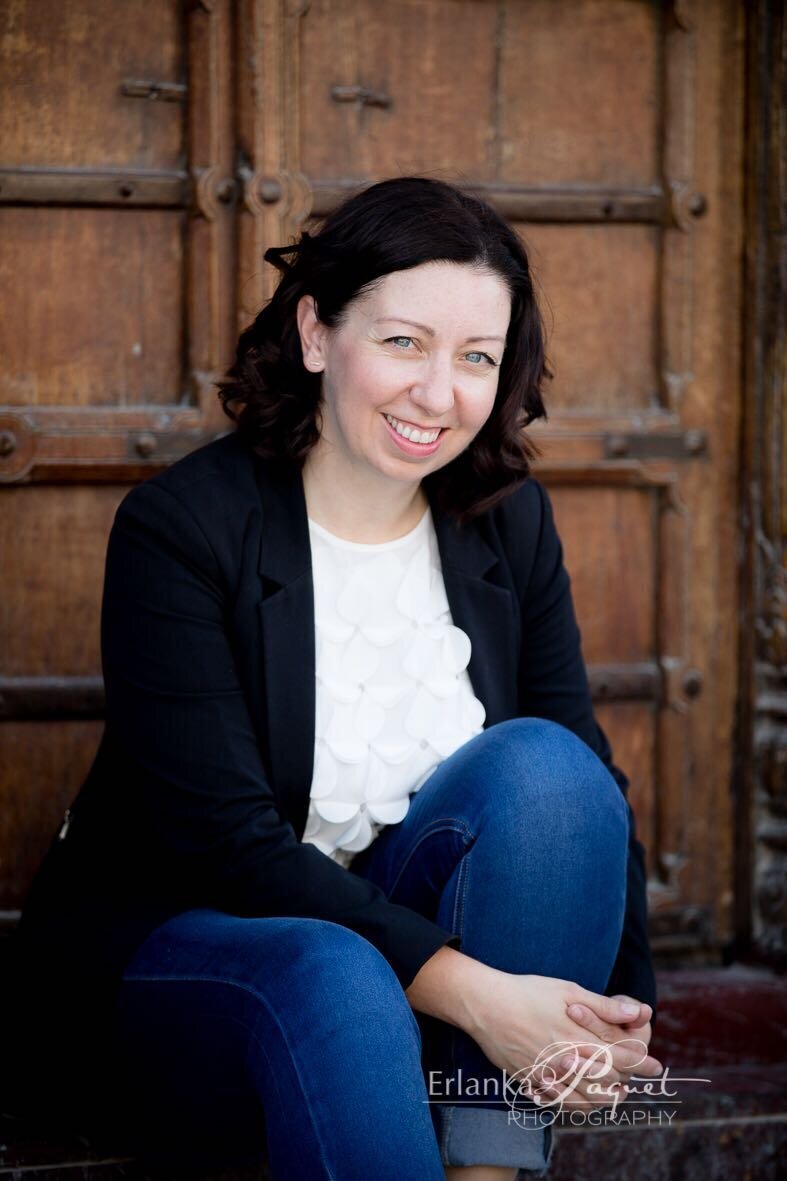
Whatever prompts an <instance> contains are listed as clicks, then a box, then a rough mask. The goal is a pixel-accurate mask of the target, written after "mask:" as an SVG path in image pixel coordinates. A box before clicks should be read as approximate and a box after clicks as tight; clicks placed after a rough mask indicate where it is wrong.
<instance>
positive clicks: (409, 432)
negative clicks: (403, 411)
mask: <svg viewBox="0 0 787 1181" xmlns="http://www.w3.org/2000/svg"><path fill="white" fill-rule="evenodd" d="M383 419H384V421H385V425H386V426H387V427H388V432H389V434H390V435H391V436H392V438H393V441H394V443H395V444H396V446H397V447H399V448H401V450H402V451H404V453H405V455H416V456H426V455H434V453H435V451H437V448H438V447H439V446H440V443H441V440H442V438H443V435H444V434H445V430H446V428H445V427H435V428H433V429H432V430H428V429H427V430H425V429H423V428H418V427H416V426H414V425H413V424H412V423H409V422H405V421H404V420H402V419H399V418H394V417H393V415H391V414H383Z"/></svg>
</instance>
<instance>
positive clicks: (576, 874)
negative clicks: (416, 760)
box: [352, 718, 628, 1172]
mask: <svg viewBox="0 0 787 1181" xmlns="http://www.w3.org/2000/svg"><path fill="white" fill-rule="evenodd" d="M627 849H628V811H627V806H626V802H625V800H624V798H623V795H622V793H621V792H620V789H619V788H618V786H617V784H616V783H615V781H614V779H613V778H612V776H611V775H610V774H609V772H608V771H607V769H606V768H605V767H604V765H603V763H602V762H601V761H600V759H598V758H597V756H596V755H595V754H594V753H593V752H592V751H591V750H590V748H589V747H588V746H586V745H585V743H583V742H582V741H581V740H580V739H579V738H577V737H576V736H575V735H574V734H573V733H571V732H570V731H569V730H567V729H565V728H564V727H562V726H559V725H557V724H555V723H552V722H547V721H543V720H541V719H537V718H514V719H511V720H509V721H505V722H501V723H499V724H497V725H495V726H491V727H489V728H488V729H487V730H485V731H483V732H482V733H481V734H479V735H477V736H476V737H475V738H472V739H471V740H470V741H469V742H467V743H465V744H464V745H463V746H462V747H460V748H459V750H457V751H455V752H454V754H453V755H451V756H450V757H449V758H448V759H445V760H444V762H443V763H441V764H440V766H439V767H437V768H436V769H435V771H434V772H433V773H432V775H431V776H430V777H429V779H427V780H426V782H425V783H424V784H423V785H422V786H421V788H420V790H419V791H418V792H416V793H415V794H414V795H413V796H412V798H411V801H410V808H409V811H408V813H407V815H406V817H405V818H404V820H402V821H401V823H399V824H397V825H392V826H390V827H388V828H385V829H383V831H382V832H381V833H380V835H379V837H378V838H377V840H376V841H375V842H374V843H373V844H372V845H371V846H370V847H369V849H367V850H364V851H363V853H361V854H360V855H359V856H358V857H356V858H355V859H354V861H353V863H352V870H353V872H355V873H359V874H361V875H363V876H365V877H368V878H369V879H370V880H372V881H375V882H376V883H377V884H378V885H380V886H381V887H382V889H383V890H384V891H385V893H386V895H387V896H388V897H389V898H390V899H391V900H392V901H394V902H397V903H400V904H402V905H405V906H410V907H412V908H413V909H415V910H418V911H420V912H421V913H422V914H425V915H427V916H428V917H430V918H433V919H435V920H436V921H437V922H439V923H440V924H441V925H443V926H444V927H446V928H447V929H449V930H452V931H454V932H456V933H457V934H459V935H461V937H462V951H463V952H464V953H465V954H466V955H470V956H472V957H473V958H474V959H478V960H481V961H482V962H483V963H486V964H490V965H491V966H493V967H495V968H499V969H501V970H502V971H505V972H512V973H533V974H537V975H543V976H557V977H560V978H562V979H567V980H574V981H576V982H577V983H579V984H581V985H582V986H583V987H585V988H589V989H592V990H593V991H595V992H603V990H604V988H605V987H606V984H607V981H608V979H609V976H610V974H611V971H612V967H613V964H614V960H615V956H616V953H617V949H618V946H619V943H620V936H621V932H622V927H623V915H624V904H625V891H626V862H627ZM418 1020H419V1024H420V1025H421V1027H422V1031H423V1033H424V1049H425V1052H424V1069H425V1072H426V1077H427V1080H428V1082H429V1084H430V1087H429V1090H430V1103H431V1108H432V1115H433V1119H434V1120H435V1128H436V1131H437V1132H438V1137H439V1141H440V1148H441V1157H442V1160H443V1163H444V1164H445V1165H455V1166H456V1165H471V1164H489V1165H512V1166H518V1167H519V1168H521V1169H523V1170H527V1169H530V1170H533V1171H537V1172H543V1171H545V1169H546V1166H547V1165H548V1163H549V1158H550V1157H551V1150H552V1136H551V1128H549V1127H544V1126H543V1122H544V1121H543V1118H541V1119H539V1113H538V1110H537V1108H536V1107H535V1105H534V1104H529V1103H527V1102H524V1103H523V1101H522V1100H521V1099H520V1100H518V1102H517V1108H518V1109H519V1114H520V1116H521V1118H520V1119H519V1120H517V1119H515V1118H514V1116H513V1115H512V1112H511V1106H510V1104H509V1103H508V1102H507V1101H506V1097H505V1089H504V1079H503V1076H502V1073H501V1071H499V1070H498V1069H497V1068H496V1067H495V1066H494V1065H493V1064H492V1063H491V1062H489V1060H488V1059H487V1058H486V1057H485V1056H484V1055H483V1054H482V1052H481V1050H480V1049H479V1047H478V1045H477V1044H476V1043H475V1042H474V1041H473V1040H472V1038H470V1037H469V1036H468V1035H467V1034H465V1033H464V1032H463V1031H461V1030H457V1029H456V1028H455V1027H453V1026H450V1025H448V1024H447V1023H445V1022H442V1021H438V1020H436V1019H433V1018H430V1017H427V1016H425V1015H423V1014H419V1015H418ZM460 1068H461V1070H462V1075H461V1076H460V1075H459V1069H460ZM460 1079H461V1085H460ZM473 1079H475V1080H477V1082H476V1083H475V1084H473V1083H471V1080H473ZM473 1087H475V1094H472V1093H470V1092H471V1091H472V1089H473ZM460 1088H461V1100H460V1099H459V1094H460ZM452 1099H453V1100H455V1102H453V1103H452V1102H451V1100H452ZM523 1108H524V1111H523V1110H522V1109H523ZM545 1114H546V1113H541V1115H542V1117H543V1115H545Z"/></svg>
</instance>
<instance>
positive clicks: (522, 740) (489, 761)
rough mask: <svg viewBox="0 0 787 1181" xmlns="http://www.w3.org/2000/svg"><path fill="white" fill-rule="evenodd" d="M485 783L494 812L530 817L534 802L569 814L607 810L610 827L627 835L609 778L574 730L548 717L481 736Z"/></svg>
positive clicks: (503, 725)
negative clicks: (485, 738) (485, 741)
mask: <svg viewBox="0 0 787 1181" xmlns="http://www.w3.org/2000/svg"><path fill="white" fill-rule="evenodd" d="M484 733H485V734H487V735H489V736H490V741H489V742H488V744H487V745H486V748H485V750H484V754H483V758H484V778H485V781H486V782H487V784H488V785H489V790H490V795H491V796H492V798H493V799H494V803H495V811H496V812H497V813H498V814H502V815H506V814H508V817H509V822H510V820H511V819H512V818H511V817H510V811H509V810H510V809H513V811H514V812H518V813H519V814H520V815H521V814H522V813H523V812H524V813H526V814H528V815H531V816H532V808H533V806H534V804H535V803H536V802H538V803H543V802H544V801H545V800H546V801H547V802H548V803H549V804H550V805H551V806H554V805H561V804H562V805H564V806H568V807H570V808H571V810H572V812H576V810H579V812H580V813H581V812H582V811H587V812H592V815H593V818H594V820H596V821H598V818H599V816H600V815H602V814H603V813H604V812H605V811H606V812H607V813H608V815H609V822H610V824H611V825H612V826H613V827H614V826H618V825H620V823H621V822H623V824H624V825H625V830H626V832H628V825H629V816H628V804H627V802H626V799H625V797H624V795H623V793H622V791H621V790H620V788H619V786H618V784H617V783H616V782H615V780H614V778H613V777H612V775H611V773H610V772H609V770H608V769H607V767H606V766H605V765H604V763H603V762H602V761H601V759H600V758H599V757H598V755H596V754H595V752H594V751H592V750H591V749H590V747H589V746H588V745H587V743H585V742H583V741H582V739H581V738H579V737H578V736H577V735H576V734H575V733H574V732H573V731H572V730H569V729H567V728H566V727H565V726H561V725H560V724H559V723H558V722H552V721H549V720H548V719H546V718H535V717H521V718H509V719H507V720H506V721H504V722H498V723H497V724H496V725H495V726H491V727H489V729H488V730H486V731H485V732H484Z"/></svg>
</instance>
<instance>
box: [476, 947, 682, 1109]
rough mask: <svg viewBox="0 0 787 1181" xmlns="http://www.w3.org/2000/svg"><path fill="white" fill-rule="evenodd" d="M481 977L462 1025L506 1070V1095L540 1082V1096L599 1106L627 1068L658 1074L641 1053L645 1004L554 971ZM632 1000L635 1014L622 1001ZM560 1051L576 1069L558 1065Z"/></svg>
mask: <svg viewBox="0 0 787 1181" xmlns="http://www.w3.org/2000/svg"><path fill="white" fill-rule="evenodd" d="M486 983H487V987H486V989H485V990H484V992H483V994H481V993H476V994H475V995H474V997H473V998H472V1000H471V1002H470V1005H469V1012H470V1013H471V1018H472V1019H471V1022H470V1024H469V1026H465V1028H466V1030H467V1032H468V1033H469V1034H470V1036H471V1037H472V1038H473V1039H474V1040H475V1041H476V1042H477V1043H478V1045H479V1046H480V1048H481V1050H482V1051H483V1052H484V1054H485V1055H486V1057H487V1058H488V1059H489V1060H490V1062H493V1063H494V1064H495V1065H496V1066H498V1067H500V1068H501V1069H504V1070H505V1071H506V1073H507V1075H508V1077H509V1085H510V1087H511V1088H512V1090H511V1097H512V1098H513V1097H515V1089H516V1088H517V1087H519V1088H520V1093H521V1095H523V1096H525V1097H533V1096H535V1094H536V1093H537V1091H538V1090H539V1089H541V1090H542V1091H544V1093H545V1098H546V1101H553V1102H554V1101H557V1100H558V1098H559V1099H560V1100H561V1101H562V1105H563V1106H564V1107H580V1108H586V1107H587V1106H593V1107H605V1106H607V1105H609V1104H611V1103H615V1102H617V1101H618V1100H619V1099H620V1098H621V1096H622V1094H624V1092H623V1087H624V1086H625V1085H626V1083H627V1082H628V1080H629V1079H630V1077H631V1075H632V1073H635V1072H636V1074H638V1075H641V1076H644V1077H653V1076H657V1075H659V1074H661V1072H662V1066H661V1064H660V1063H659V1062H657V1061H656V1059H654V1058H651V1057H649V1056H648V1053H647V1046H648V1043H649V1041H650V1035H651V1034H650V1021H649V1019H650V1016H651V1010H650V1006H649V1005H645V1004H641V1005H640V1003H639V1002H638V1001H632V1000H631V998H628V997H626V998H623V999H618V998H613V997H607V996H602V995H601V994H599V993H595V992H591V991H589V990H588V989H585V988H582V987H581V986H580V985H578V984H575V983H573V982H572V981H570V980H562V979H559V978H557V977H553V976H535V975H525V976H519V975H513V974H511V973H507V972H500V971H497V970H493V971H492V975H491V976H487V981H486ZM632 1003H633V1004H634V1005H635V1006H639V1012H638V1013H637V1014H631V1013H628V1012H626V1011H625V1009H624V1005H625V1004H632ZM575 1005H577V1006H579V1008H578V1009H574V1008H573V1006H575ZM580 1015H581V1019H580ZM643 1018H644V1022H643ZM634 1022H636V1023H637V1024H634ZM643 1043H644V1044H643ZM567 1057H568V1058H570V1059H577V1060H578V1070H577V1071H576V1072H575V1073H572V1070H571V1069H567V1068H566V1067H565V1066H564V1065H563V1060H564V1059H565V1058H567ZM593 1075H596V1076H597V1077H596V1079H595V1080H594V1078H593Z"/></svg>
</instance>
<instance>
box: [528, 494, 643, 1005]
mask: <svg viewBox="0 0 787 1181" xmlns="http://www.w3.org/2000/svg"><path fill="white" fill-rule="evenodd" d="M529 482H530V483H532V484H534V485H535V487H536V488H537V490H538V498H539V502H540V527H539V534H538V542H537V547H536V552H535V557H534V559H533V563H532V566H531V572H530V577H529V580H528V583H527V586H526V588H525V591H524V599H523V603H522V626H523V642H522V650H521V662H520V668H519V709H520V712H521V713H522V714H524V715H532V716H536V717H543V718H549V719H550V720H552V721H555V722H559V723H560V724H561V725H563V726H566V727H567V728H568V729H569V730H572V731H573V732H574V733H575V734H577V735H578V736H579V737H580V738H581V739H582V740H583V741H584V742H585V743H587V745H588V746H589V747H590V748H591V750H593V751H594V752H595V753H596V754H597V755H598V756H599V758H600V759H601V760H602V762H603V763H604V764H605V765H606V767H607V769H608V770H609V771H610V773H611V775H612V776H613V778H614V779H615V781H616V782H617V784H618V786H619V788H620V790H621V791H622V792H623V795H624V797H625V799H626V804H627V806H628V813H629V857H628V871H627V874H628V876H627V889H626V909H625V919H624V926H623V934H622V937H621V943H620V947H619V950H618V954H617V958H616V960H615V964H614V967H613V969H612V974H611V976H610V979H609V982H608V984H607V988H606V990H605V992H606V995H607V996H612V995H613V994H615V993H625V994H627V995H629V996H633V997H635V998H636V999H637V1000H641V1001H645V1002H647V1004H649V1005H651V1006H652V1008H653V1022H654V1023H655V1017H656V999H657V998H656V979H655V973H654V969H653V963H652V957H651V951H650V944H649V940H648V904H647V888H646V880H647V879H646V869H645V849H644V847H643V845H642V843H641V842H640V841H639V839H638V837H637V830H636V821H635V818H634V813H633V811H632V808H631V804H630V803H629V801H628V787H629V781H628V779H627V778H626V776H625V775H624V773H623V772H622V771H621V770H620V768H619V767H616V766H615V764H614V762H613V757H612V752H611V749H610V744H609V742H608V740H607V737H606V735H605V733H604V731H603V730H602V728H601V727H600V726H599V724H598V722H597V721H596V719H595V717H594V714H593V706H592V702H591V697H590V688H589V685H588V678H587V672H586V669H585V664H584V660H583V657H582V651H581V637H580V632H579V628H578V626H577V622H576V617H575V612H574V605H573V600H572V595H571V584H570V579H569V575H568V573H567V571H566V568H565V565H564V562H563V547H562V544H561V541H560V538H559V536H558V533H557V529H556V527H555V521H554V515H553V511H552V506H551V503H550V500H549V496H548V495H547V492H546V490H545V489H544V488H543V486H542V485H541V484H540V483H538V481H536V480H532V481H529Z"/></svg>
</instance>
